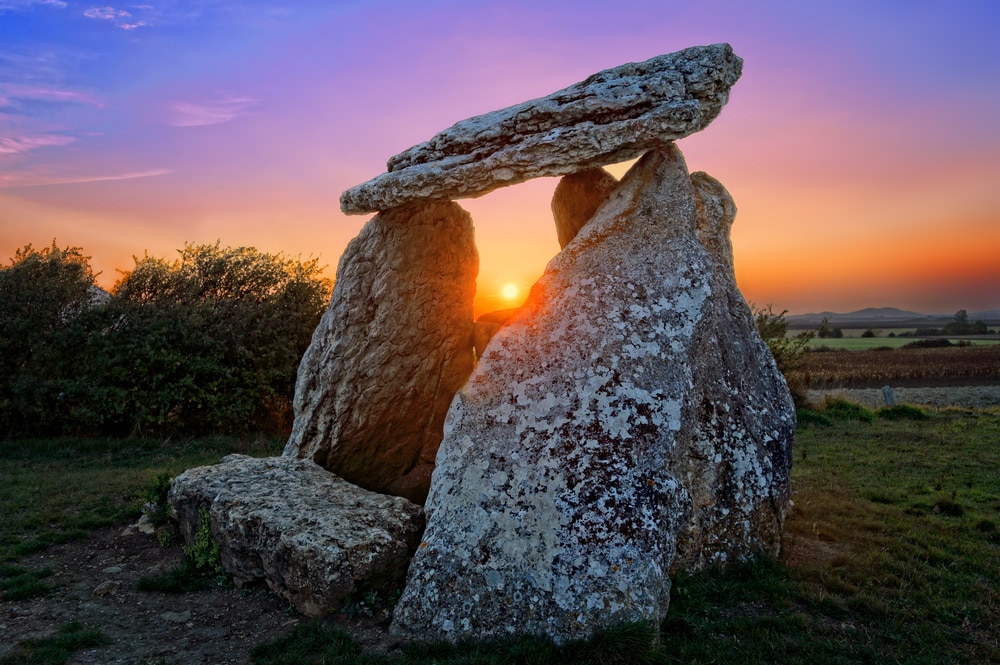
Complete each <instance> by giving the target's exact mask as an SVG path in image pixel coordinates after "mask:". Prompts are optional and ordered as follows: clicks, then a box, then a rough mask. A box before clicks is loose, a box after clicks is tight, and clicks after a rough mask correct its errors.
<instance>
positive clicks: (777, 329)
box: [750, 305, 816, 406]
mask: <svg viewBox="0 0 1000 665" xmlns="http://www.w3.org/2000/svg"><path fill="white" fill-rule="evenodd" d="M750 309H751V310H752V311H753V314H754V320H755V321H756V323H757V331H758V332H759V333H760V336H761V338H762V339H763V340H764V342H765V343H767V348H768V349H770V351H771V355H772V356H774V362H775V364H776V365H777V366H778V370H779V371H780V372H781V373H782V374H783V375H784V377H785V382H786V383H787V384H788V389H789V390H790V391H791V393H792V399H793V400H795V404H796V406H805V405H806V404H807V402H808V400H807V399H806V390H807V389H808V388H809V378H808V376H806V375H805V374H802V373H801V372H797V371H796V370H797V369H798V368H799V366H800V365H801V363H802V356H803V355H804V354H805V352H806V345H807V344H809V340H811V339H812V338H813V337H815V335H816V333H815V331H812V330H805V331H803V332H800V333H798V334H797V335H793V336H791V337H789V336H788V321H786V320H785V314H787V313H788V310H782V311H781V312H780V313H775V311H774V309H773V308H772V306H771V305H768V306H767V307H766V308H765V309H759V308H757V307H756V306H755V305H751V306H750Z"/></svg>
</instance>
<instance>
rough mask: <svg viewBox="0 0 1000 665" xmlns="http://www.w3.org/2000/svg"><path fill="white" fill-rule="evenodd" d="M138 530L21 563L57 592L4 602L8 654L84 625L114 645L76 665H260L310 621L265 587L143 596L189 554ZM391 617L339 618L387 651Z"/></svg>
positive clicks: (117, 531) (3, 639)
mask: <svg viewBox="0 0 1000 665" xmlns="http://www.w3.org/2000/svg"><path fill="white" fill-rule="evenodd" d="M130 531H132V530H131V529H126V527H124V526H118V527H109V528H104V529H98V530H96V531H94V532H92V533H90V534H89V537H87V538H86V539H83V540H78V541H73V542H69V543H63V544H60V545H53V546H51V547H49V548H48V549H46V550H45V551H43V552H41V553H39V554H36V555H33V556H30V557H25V558H22V559H21V560H19V561H18V562H17V565H18V566H22V567H26V568H31V569H41V568H50V569H51V570H52V575H51V577H49V578H48V581H49V582H50V583H52V584H53V585H55V586H56V588H55V589H54V590H53V591H52V592H51V593H50V594H48V595H46V596H43V597H40V598H31V599H27V600H22V601H12V602H6V601H4V602H0V656H3V655H7V654H9V653H13V652H15V651H16V649H17V643H18V641H19V640H24V639H35V638H43V637H47V636H50V635H52V634H53V633H55V632H56V630H57V629H58V627H59V626H63V625H65V624H67V623H70V622H73V621H77V622H80V623H81V624H82V625H83V626H84V627H85V628H88V629H97V630H100V631H101V632H102V633H103V634H104V635H106V636H107V637H108V638H109V639H110V642H109V643H108V644H106V645H105V646H102V647H99V648H90V649H85V650H83V651H78V652H76V653H75V654H73V656H71V658H70V660H69V663H74V664H80V665H82V664H84V663H87V664H91V663H93V664H98V663H99V664H102V665H105V664H107V665H110V664H118V663H122V664H125V663H128V664H129V665H135V664H149V665H153V664H157V665H167V664H178V665H179V664H181V663H184V664H189V663H190V664H194V663H205V664H209V663H211V664H219V665H223V664H226V665H228V664H231V663H232V664H237V663H250V662H251V659H250V652H251V650H252V649H253V647H254V646H256V645H257V644H259V643H260V642H263V641H267V640H272V639H275V638H277V637H280V636H282V635H284V634H286V633H287V632H289V631H290V630H291V629H292V628H293V627H294V626H295V625H296V624H297V623H299V622H301V621H306V619H305V618H304V617H302V616H301V615H299V614H298V613H296V612H295V611H294V610H293V609H292V608H291V607H290V606H289V605H288V603H286V602H285V601H284V600H282V599H280V598H279V597H277V596H276V595H274V594H272V593H271V592H270V591H268V590H267V589H266V588H265V587H259V588H252V589H251V588H244V589H236V588H211V589H206V590H204V591H197V592H193V593H186V594H181V595H175V594H166V593H159V592H143V591H139V590H137V588H136V583H137V582H138V580H139V578H140V577H142V576H145V575H149V574H152V573H156V572H162V571H165V570H168V569H170V568H173V567H175V566H177V565H178V564H180V563H181V561H182V559H183V553H182V550H181V546H180V544H173V545H171V546H169V547H162V546H161V545H160V544H159V542H158V541H157V540H156V537H155V536H151V535H146V534H142V533H138V532H135V533H131V535H125V534H128V533H129V532H130ZM387 619H388V615H387V614H386V616H383V617H377V616H376V617H374V618H367V617H363V618H357V619H355V620H353V621H348V620H347V617H345V616H342V615H337V616H335V617H333V618H331V619H330V620H331V621H333V622H335V623H338V624H340V625H342V626H343V627H345V628H347V629H348V630H350V632H352V633H354V634H355V635H357V636H358V639H359V640H360V641H361V642H362V643H363V644H365V645H366V646H368V647H377V646H379V645H380V644H381V643H382V642H385V641H387V640H388V637H387V634H386V631H385V627H384V626H385V624H387V623H388V621H387ZM380 622H381V623H382V624H383V625H382V626H380V625H379V623H380Z"/></svg>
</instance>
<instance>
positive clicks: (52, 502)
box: [0, 438, 281, 561]
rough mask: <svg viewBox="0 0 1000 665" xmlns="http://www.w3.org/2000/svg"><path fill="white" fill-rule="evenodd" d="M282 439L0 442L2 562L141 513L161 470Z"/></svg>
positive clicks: (256, 450)
mask: <svg viewBox="0 0 1000 665" xmlns="http://www.w3.org/2000/svg"><path fill="white" fill-rule="evenodd" d="M280 450H281V442H279V441H277V440H257V441H241V440H235V439H231V438H215V439H197V440H185V441H150V440H127V439H97V438H95V439H44V440H19V441H2V442H0V479H2V481H0V561H14V560H17V559H18V558H20V557H22V556H25V555H28V554H32V553H34V552H38V551H41V550H44V549H45V548H46V547H49V546H50V545H52V544H55V543H61V542H66V541H68V540H72V539H75V538H80V537H83V536H85V535H86V534H87V532H88V531H91V530H93V529H95V528H98V527H102V526H107V525H110V524H117V523H121V522H124V521H126V520H130V519H134V518H136V517H138V515H139V512H140V510H141V508H142V504H143V500H144V496H145V492H146V489H147V488H148V487H149V486H150V485H151V484H154V483H155V482H156V478H157V476H158V475H160V474H164V473H167V474H170V475H176V474H178V473H180V472H182V471H184V470H185V469H188V468H191V467H194V466H201V465H205V464H214V463H216V462H218V460H219V458H220V457H222V456H224V455H227V454H229V453H232V452H243V453H246V454H251V455H265V454H278V453H279V452H280Z"/></svg>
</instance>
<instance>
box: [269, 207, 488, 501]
mask: <svg viewBox="0 0 1000 665" xmlns="http://www.w3.org/2000/svg"><path fill="white" fill-rule="evenodd" d="M478 268H479V259H478V254H477V252H476V246H475V241H474V237H473V228H472V220H471V218H470V217H469V215H468V213H467V212H465V211H464V210H462V208H461V207H459V206H458V205H457V204H455V203H450V202H444V203H442V202H423V203H416V204H412V205H408V206H404V207H401V208H395V209H392V210H388V211H386V212H383V213H380V214H379V215H376V216H375V217H373V218H372V219H371V220H370V221H369V222H368V223H367V224H366V225H365V227H364V228H363V229H362V230H361V233H360V234H359V235H358V236H357V237H356V238H355V239H354V240H352V241H351V243H350V244H349V245H348V246H347V249H346V250H345V251H344V254H343V256H342V257H341V260H340V265H339V267H338V269H337V281H336V284H335V286H334V289H333V297H332V300H331V302H330V307H329V309H328V310H327V312H326V313H325V314H324V315H323V318H322V320H321V321H320V324H319V326H318V327H317V329H316V332H315V333H314V334H313V339H312V344H311V345H310V346H309V349H308V350H307V351H306V353H305V356H304V357H303V359H302V363H301V364H300V366H299V374H298V381H297V383H296V386H295V399H294V408H295V422H294V425H293V428H292V434H291V436H290V437H289V440H288V443H287V445H286V447H285V452H284V454H285V455H289V456H293V457H302V458H309V459H311V460H313V461H314V462H316V463H317V464H319V465H320V466H322V467H324V468H326V469H327V470H329V471H332V472H333V473H335V474H337V475H338V476H340V477H341V478H344V479H345V480H348V481H350V482H352V483H354V484H356V485H360V486H361V487H364V488H365V489H370V490H373V491H386V488H388V487H389V486H390V485H391V484H392V483H393V482H394V481H396V480H397V479H399V478H401V477H403V476H405V475H406V474H408V473H409V472H410V471H411V470H412V469H413V468H414V467H415V466H418V465H420V464H433V463H434V458H435V456H436V454H437V448H438V445H439V444H440V442H441V437H442V433H443V425H444V418H445V414H446V413H447V411H448V406H449V405H450V404H451V400H452V397H453V396H454V394H455V392H456V391H457V390H458V389H459V388H460V387H461V386H462V384H463V383H465V380H466V378H468V376H469V373H470V372H471V371H472V366H473V363H474V353H473V346H472V343H473V340H472V334H473V313H472V300H473V297H474V296H475V289H476V273H477V272H478ZM418 491H419V488H418ZM426 491H427V487H424V488H423V490H422V492H423V493H426Z"/></svg>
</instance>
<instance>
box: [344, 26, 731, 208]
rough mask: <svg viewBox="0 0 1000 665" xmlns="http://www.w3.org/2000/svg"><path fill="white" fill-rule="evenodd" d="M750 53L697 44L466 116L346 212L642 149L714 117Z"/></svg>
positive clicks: (470, 190) (398, 162) (351, 196)
mask: <svg viewBox="0 0 1000 665" xmlns="http://www.w3.org/2000/svg"><path fill="white" fill-rule="evenodd" d="M742 68H743V61H742V60H741V59H740V58H739V57H738V56H736V55H735V54H734V53H733V50H732V48H731V47H730V46H729V45H728V44H715V45H712V46H697V47H692V48H688V49H684V50H683V51H678V52H676V53H670V54H667V55H661V56H657V57H655V58H652V59H650V60H647V61H645V62H641V63H629V64H625V65H622V66H620V67H615V68H614V69H608V70H605V71H603V72H599V73H597V74H594V75H593V76H591V77H590V78H588V79H587V80H585V81H583V82H581V83H577V84H575V85H572V86H570V87H568V88H565V89H564V90H560V91H559V92H555V93H553V94H551V95H549V96H547V97H543V98H541V99H536V100H533V101H529V102H525V103H523V104H518V105H516V106H511V107H509V108H506V109H502V110H500V111H494V112H492V113H488V114H485V115H481V116H476V117H473V118H469V119H467V120H463V121H461V122H459V123H457V124H455V125H454V126H452V127H451V128H449V129H446V130H445V131H443V132H441V133H440V134H438V135H437V136H435V137H434V138H432V139H431V140H429V141H427V142H426V143H421V144H419V145H416V146H414V147H412V148H410V149H409V150H406V151H404V152H402V153H400V154H399V155H396V156H395V157H393V158H391V159H390V160H389V162H388V164H387V169H388V172H387V173H384V174H382V175H380V176H378V177H377V178H375V179H373V180H370V181H369V182H366V183H363V184H361V185H358V186H356V187H353V188H351V189H349V190H347V191H346V192H344V193H343V194H342V195H341V198H340V207H341V210H343V211H344V213H346V214H362V213H366V212H375V211H378V210H388V209H390V208H394V207H396V206H399V205H402V204H405V203H409V202H411V201H416V200H420V199H436V200H444V199H458V198H469V197H475V196H481V195H483V194H485V193H487V192H489V191H491V190H493V189H496V188H497V187H504V186H507V185H513V184H516V183H519V182H524V181H525V180H529V179H531V178H537V177H540V176H558V175H565V174H568V173H575V172H577V171H580V170H583V169H587V168H594V167H598V166H604V165H607V164H613V163H617V162H623V161H626V160H629V159H634V158H636V157H638V156H640V155H642V154H643V153H645V152H646V151H647V150H650V149H653V148H657V147H659V146H662V145H663V144H664V143H666V142H668V141H672V140H675V139H679V138H683V137H685V136H688V135H689V134H692V133H694V132H697V131H699V130H701V129H703V128H704V127H706V126H707V125H708V124H709V123H710V122H711V121H712V120H713V119H714V118H715V116H716V115H718V113H719V111H720V110H721V109H722V107H723V105H725V103H726V102H727V101H728V99H729V89H730V87H732V85H733V84H734V83H735V82H736V81H737V80H738V79H739V77H740V74H741V73H742Z"/></svg>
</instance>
